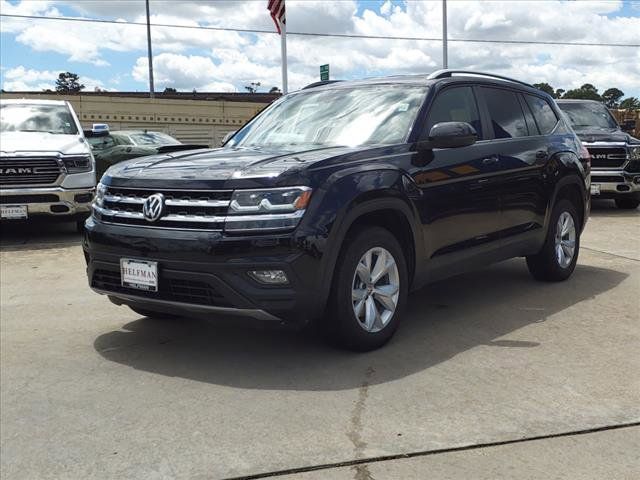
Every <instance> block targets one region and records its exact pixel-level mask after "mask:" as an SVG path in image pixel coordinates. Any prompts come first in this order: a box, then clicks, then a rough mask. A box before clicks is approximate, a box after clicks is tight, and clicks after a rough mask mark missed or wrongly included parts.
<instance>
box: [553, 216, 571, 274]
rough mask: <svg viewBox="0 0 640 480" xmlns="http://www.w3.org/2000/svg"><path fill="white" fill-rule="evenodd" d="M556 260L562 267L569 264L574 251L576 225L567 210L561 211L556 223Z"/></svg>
mask: <svg viewBox="0 0 640 480" xmlns="http://www.w3.org/2000/svg"><path fill="white" fill-rule="evenodd" d="M555 244H556V245H555V246H556V248H555V250H556V260H557V261H558V265H560V266H561V267H562V268H567V267H568V266H569V265H571V262H572V260H573V257H574V255H575V251H576V226H575V223H574V221H573V217H572V216H571V214H570V213H569V212H562V213H561V214H560V217H558V223H557V224H556V237H555Z"/></svg>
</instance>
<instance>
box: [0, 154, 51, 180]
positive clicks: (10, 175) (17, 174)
mask: <svg viewBox="0 0 640 480" xmlns="http://www.w3.org/2000/svg"><path fill="white" fill-rule="evenodd" d="M61 173H62V169H61V167H60V164H59V163H58V160H57V159H56V158H52V157H28V158H26V157H2V158H0V185H1V186H3V187H4V186H20V185H52V184H55V183H56V180H58V177H59V176H60V174H61Z"/></svg>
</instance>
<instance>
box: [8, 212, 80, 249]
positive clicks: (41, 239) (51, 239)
mask: <svg viewBox="0 0 640 480" xmlns="http://www.w3.org/2000/svg"><path fill="white" fill-rule="evenodd" d="M81 239H82V237H81V235H80V233H78V232H77V230H76V222H75V221H64V220H61V219H49V218H33V219H29V220H28V221H22V220H11V221H3V222H2V223H1V224H0V250H2V251H15V250H41V249H47V248H59V247H65V246H71V245H80V243H81Z"/></svg>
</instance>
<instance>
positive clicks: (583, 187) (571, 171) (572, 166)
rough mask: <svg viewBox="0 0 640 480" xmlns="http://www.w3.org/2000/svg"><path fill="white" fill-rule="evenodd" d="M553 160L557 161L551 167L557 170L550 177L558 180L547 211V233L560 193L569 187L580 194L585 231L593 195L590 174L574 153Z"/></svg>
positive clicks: (558, 155) (553, 170) (566, 153)
mask: <svg viewBox="0 0 640 480" xmlns="http://www.w3.org/2000/svg"><path fill="white" fill-rule="evenodd" d="M553 160H555V161H553V162H551V165H554V166H555V168H553V169H552V171H551V172H550V176H554V177H556V178H557V180H555V182H554V183H553V184H552V185H553V190H552V191H551V195H550V200H549V208H548V209H547V215H546V217H545V231H547V228H548V227H549V217H550V215H551V211H552V210H553V207H554V206H555V204H556V201H557V197H558V193H559V192H560V190H562V188H564V187H566V186H567V185H574V186H576V187H577V188H578V190H579V192H580V196H581V198H582V203H583V207H584V211H583V212H582V218H583V222H582V225H581V229H582V230H584V226H585V225H586V223H587V219H588V218H589V210H590V203H591V202H590V200H591V194H590V192H589V185H590V183H591V182H590V175H589V172H588V171H586V170H585V168H584V166H583V165H582V163H581V162H580V160H579V159H578V158H577V157H576V155H575V154H574V153H573V152H558V153H556V154H555V155H554V156H553Z"/></svg>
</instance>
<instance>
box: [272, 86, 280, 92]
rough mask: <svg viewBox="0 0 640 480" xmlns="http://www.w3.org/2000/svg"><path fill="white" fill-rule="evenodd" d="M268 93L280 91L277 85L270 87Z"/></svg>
mask: <svg viewBox="0 0 640 480" xmlns="http://www.w3.org/2000/svg"><path fill="white" fill-rule="evenodd" d="M269 93H280V89H279V88H278V87H271V90H269Z"/></svg>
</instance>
